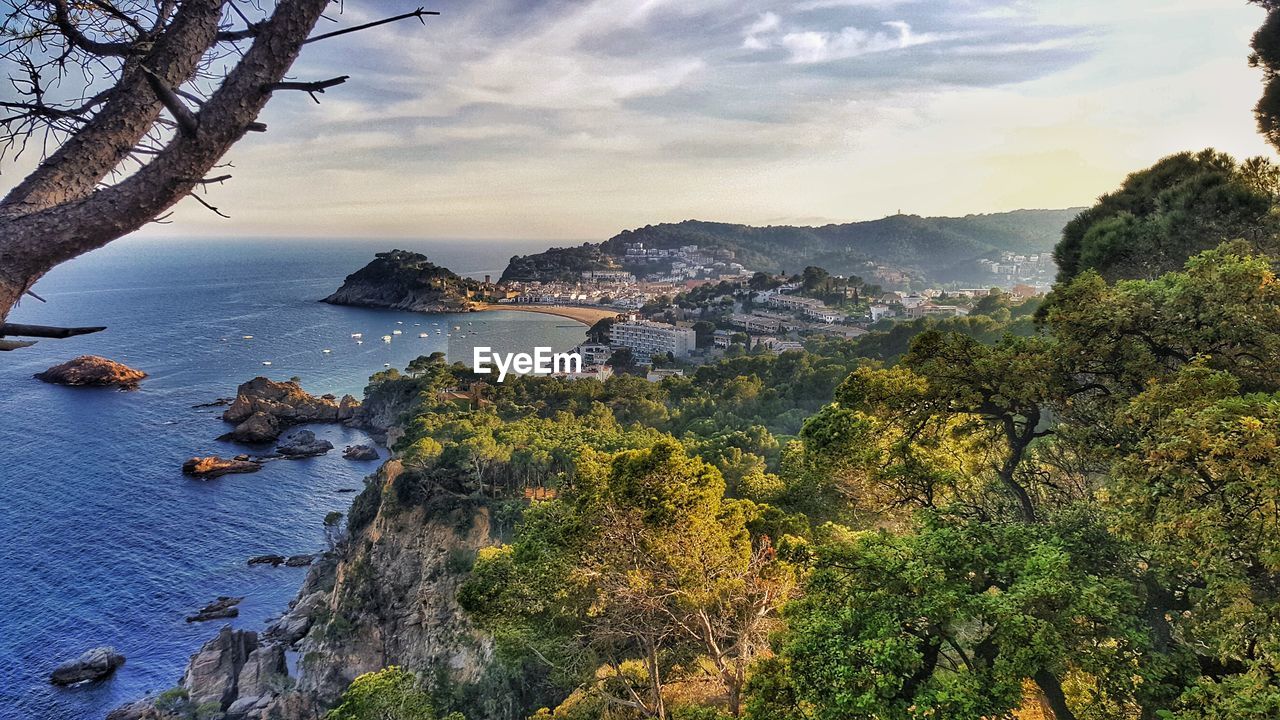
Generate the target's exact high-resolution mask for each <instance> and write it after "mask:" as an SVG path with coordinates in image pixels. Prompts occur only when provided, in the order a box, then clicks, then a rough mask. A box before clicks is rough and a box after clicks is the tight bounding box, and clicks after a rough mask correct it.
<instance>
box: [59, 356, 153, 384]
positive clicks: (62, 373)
mask: <svg viewBox="0 0 1280 720" xmlns="http://www.w3.org/2000/svg"><path fill="white" fill-rule="evenodd" d="M146 377H147V374H146V373H144V372H142V371H141V370H135V369H133V368H131V367H129V366H128V365H122V364H121V363H118V362H116V361H114V360H108V359H107V358H104V357H99V356H97V355H81V356H80V357H78V358H75V359H74V360H68V361H67V362H64V363H62V364H61V365H55V366H53V367H51V368H49V369H48V370H45V371H44V372H42V373H36V374H35V378H36V379H37V380H40V381H41V382H47V383H50V384H53V385H69V386H72V387H118V388H120V389H122V390H133V389H134V388H137V387H138V383H140V382H142V380H143V379H144V378H146Z"/></svg>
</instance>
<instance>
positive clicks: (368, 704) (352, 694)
mask: <svg viewBox="0 0 1280 720" xmlns="http://www.w3.org/2000/svg"><path fill="white" fill-rule="evenodd" d="M325 717H326V718H328V719H329V720H436V713H435V710H434V709H433V708H432V707H431V697H430V696H429V695H427V693H426V692H425V691H424V690H422V688H421V685H420V683H419V682H418V678H416V677H414V675H413V673H411V672H409V671H407V670H404V669H402V668H399V667H395V666H392V667H388V668H384V669H382V670H379V671H377V672H371V673H365V674H364V675H361V676H360V677H358V678H356V679H355V680H352V681H351V685H350V687H348V688H347V689H346V691H345V692H343V693H342V697H341V698H339V700H338V706H337V707H335V708H334V709H332V710H330V711H329V712H328V713H327V714H326V715H325ZM455 718H456V720H461V716H450V718H446V720H454V719H455Z"/></svg>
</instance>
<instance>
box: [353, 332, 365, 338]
mask: <svg viewBox="0 0 1280 720" xmlns="http://www.w3.org/2000/svg"><path fill="white" fill-rule="evenodd" d="M351 337H353V338H362V337H364V333H351Z"/></svg>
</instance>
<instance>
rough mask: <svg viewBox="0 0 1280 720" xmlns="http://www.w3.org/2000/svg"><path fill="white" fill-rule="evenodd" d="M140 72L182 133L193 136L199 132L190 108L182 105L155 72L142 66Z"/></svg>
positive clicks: (198, 124)
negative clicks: (145, 77)
mask: <svg viewBox="0 0 1280 720" xmlns="http://www.w3.org/2000/svg"><path fill="white" fill-rule="evenodd" d="M142 72H143V73H144V74H145V75H146V76H147V83H148V84H150V85H151V91H152V92H154V93H155V94H156V97H157V98H159V99H160V102H161V103H162V104H163V105H164V107H165V109H166V110H168V111H169V114H170V115H172V116H173V119H174V120H175V121H176V122H177V123H178V127H180V128H181V129H182V132H184V133H186V134H187V135H191V136H195V135H196V133H198V132H199V131H200V123H199V121H197V120H196V116H195V115H193V114H192V112H191V110H190V108H188V107H187V106H186V105H183V104H182V99H181V98H179V97H178V94H177V93H175V92H174V91H173V88H171V87H169V83H167V82H165V81H164V78H162V77H160V76H159V75H157V74H156V73H155V71H153V70H152V69H151V68H149V67H145V66H144V67H143V68H142Z"/></svg>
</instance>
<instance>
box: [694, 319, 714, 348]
mask: <svg viewBox="0 0 1280 720" xmlns="http://www.w3.org/2000/svg"><path fill="white" fill-rule="evenodd" d="M693 332H694V333H695V334H696V336H697V343H698V347H700V348H705V347H711V341H712V336H713V335H714V334H715V332H716V324H715V323H713V322H708V321H706V320H699V321H698V322H696V323H694V324H693Z"/></svg>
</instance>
